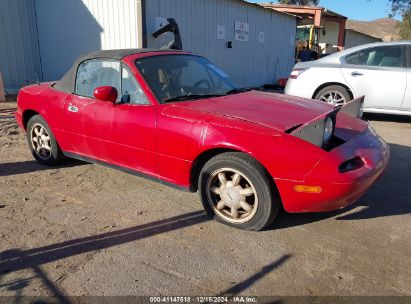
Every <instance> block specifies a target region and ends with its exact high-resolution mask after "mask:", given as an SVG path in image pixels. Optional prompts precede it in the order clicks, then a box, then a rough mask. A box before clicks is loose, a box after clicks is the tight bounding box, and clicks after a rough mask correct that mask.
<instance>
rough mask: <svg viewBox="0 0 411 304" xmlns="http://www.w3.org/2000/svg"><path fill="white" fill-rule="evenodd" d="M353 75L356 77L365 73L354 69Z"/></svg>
mask: <svg viewBox="0 0 411 304" xmlns="http://www.w3.org/2000/svg"><path fill="white" fill-rule="evenodd" d="M351 76H354V77H356V76H363V73H360V72H357V71H354V72H352V73H351Z"/></svg>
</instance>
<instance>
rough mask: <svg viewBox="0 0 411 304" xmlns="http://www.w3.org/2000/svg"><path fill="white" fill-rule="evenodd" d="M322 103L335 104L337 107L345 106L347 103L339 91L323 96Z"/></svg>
mask: <svg viewBox="0 0 411 304" xmlns="http://www.w3.org/2000/svg"><path fill="white" fill-rule="evenodd" d="M319 100H321V101H325V102H327V103H329V104H333V105H336V106H340V105H344V104H346V103H347V100H346V99H345V97H344V95H343V94H341V93H340V92H338V91H328V92H325V93H324V94H322V95H321V96H320V98H319Z"/></svg>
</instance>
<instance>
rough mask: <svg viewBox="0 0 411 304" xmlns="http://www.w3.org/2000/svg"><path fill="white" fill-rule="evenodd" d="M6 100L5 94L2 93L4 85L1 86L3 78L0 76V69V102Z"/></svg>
mask: <svg viewBox="0 0 411 304" xmlns="http://www.w3.org/2000/svg"><path fill="white" fill-rule="evenodd" d="M5 101H6V95H5V94H4V87H3V78H2V77H1V71H0V102H5Z"/></svg>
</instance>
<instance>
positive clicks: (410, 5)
mask: <svg viewBox="0 0 411 304" xmlns="http://www.w3.org/2000/svg"><path fill="white" fill-rule="evenodd" d="M388 1H389V2H390V3H391V14H390V16H395V15H398V14H399V15H401V17H402V21H401V22H400V23H399V24H398V29H399V30H400V37H401V39H411V0H388Z"/></svg>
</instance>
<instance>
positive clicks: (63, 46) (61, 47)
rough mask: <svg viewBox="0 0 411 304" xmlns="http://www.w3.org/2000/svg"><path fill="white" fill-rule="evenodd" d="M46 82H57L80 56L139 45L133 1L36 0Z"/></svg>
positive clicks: (137, 25)
mask: <svg viewBox="0 0 411 304" xmlns="http://www.w3.org/2000/svg"><path fill="white" fill-rule="evenodd" d="M35 3H36V11H37V24H38V32H39V41H40V55H41V60H42V65H43V76H44V79H45V80H56V79H59V78H60V77H61V76H62V75H63V74H64V73H65V72H66V71H67V70H68V68H69V67H70V66H71V65H72V63H73V61H74V60H75V58H77V57H78V56H79V55H81V54H84V53H87V52H90V51H94V50H100V49H102V50H106V49H120V48H136V47H138V46H139V43H138V41H139V34H138V28H139V22H140V21H139V20H137V4H138V1H136V0H116V1H102V0H69V1H68V0H35Z"/></svg>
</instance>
